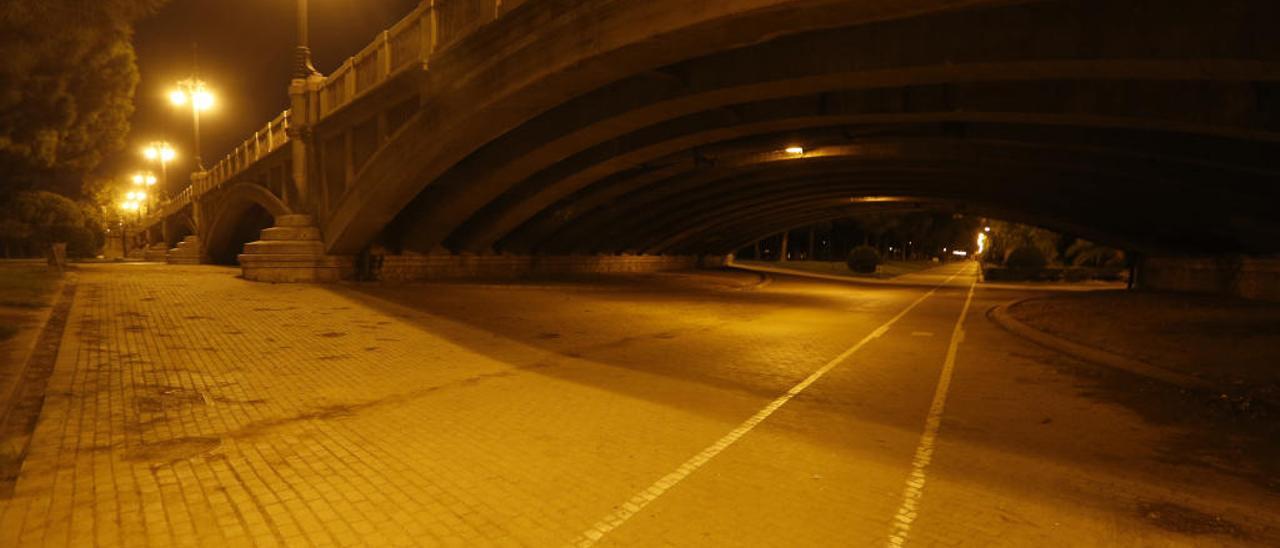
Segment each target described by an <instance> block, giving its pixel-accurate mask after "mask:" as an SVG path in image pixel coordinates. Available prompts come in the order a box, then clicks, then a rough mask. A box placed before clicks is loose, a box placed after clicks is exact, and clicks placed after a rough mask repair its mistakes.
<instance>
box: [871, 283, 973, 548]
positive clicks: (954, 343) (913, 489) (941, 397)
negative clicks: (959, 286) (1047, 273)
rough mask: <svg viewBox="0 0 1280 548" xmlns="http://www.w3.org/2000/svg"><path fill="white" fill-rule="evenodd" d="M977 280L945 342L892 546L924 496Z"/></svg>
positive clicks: (902, 540) (899, 542)
mask: <svg viewBox="0 0 1280 548" xmlns="http://www.w3.org/2000/svg"><path fill="white" fill-rule="evenodd" d="M977 284H978V281H977V280H976V279H975V280H974V282H973V283H972V284H970V285H969V294H968V296H966V297H965V299H964V306H963V307H962V308H961V309H960V317H959V318H957V319H956V326H955V329H953V330H952V331H951V344H950V345H949V346H947V358H946V361H944V362H943V363H942V373H941V375H939V377H938V387H937V388H936V389H935V390H934V391H933V403H932V404H930V405H929V415H928V416H927V417H926V418H925V421H924V432H923V433H922V434H921V435H920V443H919V445H917V446H916V453H915V457H914V458H913V459H912V461H911V474H910V475H909V476H907V485H906V487H905V488H903V490H902V505H901V506H899V507H898V513H897V514H895V515H894V516H893V526H892V530H891V531H890V533H889V543H888V545H889V546H890V547H892V548H898V547H900V546H903V545H905V544H906V543H907V538H908V537H909V535H910V533H911V525H912V524H913V523H915V521H916V518H917V517H918V516H919V503H920V499H921V497H923V496H924V485H925V480H926V479H927V476H926V475H925V469H927V468H928V467H929V463H930V462H932V461H933V450H934V445H935V444H936V442H937V440H938V428H939V427H940V426H941V425H942V411H943V409H944V408H945V407H946V405H947V391H948V390H949V389H950V388H951V375H952V373H953V372H954V371H955V368H956V352H957V351H958V350H959V349H960V343H961V342H962V341H963V340H964V318H965V316H967V315H968V314H969V305H970V304H972V303H973V290H974V288H976V287H977Z"/></svg>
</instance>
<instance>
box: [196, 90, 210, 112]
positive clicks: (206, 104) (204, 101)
mask: <svg viewBox="0 0 1280 548" xmlns="http://www.w3.org/2000/svg"><path fill="white" fill-rule="evenodd" d="M192 104H193V105H195V107H196V109H198V110H209V109H211V108H213V94H212V93H209V92H208V91H205V90H203V89H200V90H196V92H195V95H194V96H193V99H192Z"/></svg>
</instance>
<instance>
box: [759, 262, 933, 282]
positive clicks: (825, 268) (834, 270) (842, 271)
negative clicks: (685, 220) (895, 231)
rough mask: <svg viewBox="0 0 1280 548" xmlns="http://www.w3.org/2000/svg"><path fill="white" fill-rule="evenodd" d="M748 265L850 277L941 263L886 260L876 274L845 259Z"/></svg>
mask: <svg viewBox="0 0 1280 548" xmlns="http://www.w3.org/2000/svg"><path fill="white" fill-rule="evenodd" d="M741 262H742V264H746V265H759V266H768V267H773V268H786V269H790V270H800V271H804V272H814V273H817V274H834V275H836V276H848V277H850V278H880V279H888V278H896V277H898V276H901V275H903V274H910V273H912V272H919V271H921V270H925V269H928V268H932V267H935V266H941V263H933V262H930V261H886V262H884V263H881V264H880V268H879V270H877V271H876V273H875V274H858V273H856V272H854V271H852V270H849V266H848V265H846V264H845V263H844V261H787V262H785V263H780V262H773V261H741Z"/></svg>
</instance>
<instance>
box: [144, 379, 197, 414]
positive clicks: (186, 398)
mask: <svg viewBox="0 0 1280 548" xmlns="http://www.w3.org/2000/svg"><path fill="white" fill-rule="evenodd" d="M138 389H139V390H138V391H139V392H140V393H141V394H142V395H141V396H137V397H135V398H134V405H135V406H136V408H137V410H138V412H139V413H162V412H164V411H165V410H167V409H179V408H182V407H188V406H192V405H206V404H207V403H208V400H207V398H205V395H204V394H203V393H202V392H200V391H199V390H192V389H189V388H182V387H178V386H145V385H144V386H140V387H138Z"/></svg>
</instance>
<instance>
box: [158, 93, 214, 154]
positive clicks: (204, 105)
mask: <svg viewBox="0 0 1280 548" xmlns="http://www.w3.org/2000/svg"><path fill="white" fill-rule="evenodd" d="M177 86H178V87H176V88H174V89H173V91H170V92H169V102H170V103H173V106H175V107H180V108H190V109H191V124H192V128H193V132H194V134H195V147H194V148H193V150H194V151H195V160H196V167H198V168H200V170H201V171H203V170H204V161H203V160H202V159H201V158H200V112H201V111H205V110H209V109H211V108H213V103H214V99H213V93H212V92H210V91H209V88H208V87H207V86H206V85H205V83H204V80H201V79H199V78H196V77H194V76H193V77H191V78H187V79H186V80H183V81H181V82H178V83H177Z"/></svg>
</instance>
